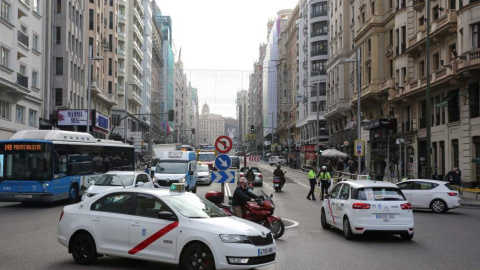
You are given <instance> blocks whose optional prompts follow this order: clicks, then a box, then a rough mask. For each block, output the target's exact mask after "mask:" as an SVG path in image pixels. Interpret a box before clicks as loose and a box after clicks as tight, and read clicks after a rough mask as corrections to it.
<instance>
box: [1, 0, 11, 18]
mask: <svg viewBox="0 0 480 270" xmlns="http://www.w3.org/2000/svg"><path fill="white" fill-rule="evenodd" d="M0 17H1V18H2V19H4V20H6V21H10V4H9V3H7V1H2V3H1V4H0Z"/></svg>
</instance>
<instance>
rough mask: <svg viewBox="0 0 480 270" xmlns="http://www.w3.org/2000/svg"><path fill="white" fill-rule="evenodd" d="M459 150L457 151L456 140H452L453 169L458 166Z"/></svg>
mask: <svg viewBox="0 0 480 270" xmlns="http://www.w3.org/2000/svg"><path fill="white" fill-rule="evenodd" d="M459 154H460V153H459V149H458V140H457V139H454V140H452V159H453V160H452V162H453V164H452V165H453V167H458V165H459Z"/></svg>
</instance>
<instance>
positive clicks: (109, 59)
mask: <svg viewBox="0 0 480 270" xmlns="http://www.w3.org/2000/svg"><path fill="white" fill-rule="evenodd" d="M112 70H113V67H112V58H108V76H112Z"/></svg>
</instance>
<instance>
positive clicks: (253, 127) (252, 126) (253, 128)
mask: <svg viewBox="0 0 480 270" xmlns="http://www.w3.org/2000/svg"><path fill="white" fill-rule="evenodd" d="M250 131H251V132H252V133H253V132H254V131H255V126H254V125H250Z"/></svg>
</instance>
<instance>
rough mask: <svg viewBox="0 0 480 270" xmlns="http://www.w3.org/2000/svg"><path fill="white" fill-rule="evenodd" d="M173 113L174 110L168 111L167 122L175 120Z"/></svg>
mask: <svg viewBox="0 0 480 270" xmlns="http://www.w3.org/2000/svg"><path fill="white" fill-rule="evenodd" d="M174 114H175V111H174V110H168V121H173V120H174V119H175V116H174Z"/></svg>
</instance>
